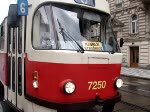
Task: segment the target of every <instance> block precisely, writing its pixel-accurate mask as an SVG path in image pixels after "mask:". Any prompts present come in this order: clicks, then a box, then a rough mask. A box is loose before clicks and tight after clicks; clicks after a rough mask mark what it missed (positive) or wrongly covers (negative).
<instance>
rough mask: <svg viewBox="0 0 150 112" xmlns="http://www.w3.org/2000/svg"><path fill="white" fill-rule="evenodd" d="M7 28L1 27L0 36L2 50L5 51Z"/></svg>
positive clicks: (0, 48)
mask: <svg viewBox="0 0 150 112" xmlns="http://www.w3.org/2000/svg"><path fill="white" fill-rule="evenodd" d="M4 29H5V27H4V25H2V26H1V35H0V50H4V41H5V32H4V31H5V30H4Z"/></svg>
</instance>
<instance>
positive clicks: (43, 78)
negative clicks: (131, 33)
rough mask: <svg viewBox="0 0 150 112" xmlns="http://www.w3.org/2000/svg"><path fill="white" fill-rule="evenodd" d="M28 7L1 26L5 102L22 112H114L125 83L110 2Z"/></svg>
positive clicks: (78, 0) (34, 2) (47, 1)
mask: <svg viewBox="0 0 150 112" xmlns="http://www.w3.org/2000/svg"><path fill="white" fill-rule="evenodd" d="M18 1H20V2H21V0H18ZM22 1H26V0H22ZM26 2H27V1H26ZM26 2H25V3H26ZM25 3H24V2H23V3H22V2H21V3H19V2H18V4H21V5H20V7H19V6H18V5H17V4H12V5H10V8H9V13H8V17H7V18H5V19H4V21H3V23H2V24H1V37H0V91H1V92H0V96H1V99H3V101H5V102H7V104H9V105H11V106H13V107H15V109H17V110H18V111H22V112H57V111H58V112H66V111H67V112H68V111H77V112H78V111H82V110H87V111H88V110H89V109H92V108H94V107H95V106H96V105H99V106H103V109H102V112H112V111H113V108H114V105H115V103H117V102H119V101H120V99H121V96H120V93H119V92H118V88H120V87H121V86H122V84H123V81H122V80H121V79H120V71H121V62H122V54H121V52H120V48H119V45H118V43H117V40H116V37H115V35H114V33H113V30H112V26H111V20H110V10H109V4H108V1H107V0H28V5H27V6H26V4H25ZM18 8H20V11H21V13H26V11H27V10H28V12H27V13H26V15H22V16H21V15H19V13H18V10H19V9H18Z"/></svg>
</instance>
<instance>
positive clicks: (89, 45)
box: [82, 41, 103, 51]
mask: <svg viewBox="0 0 150 112" xmlns="http://www.w3.org/2000/svg"><path fill="white" fill-rule="evenodd" d="M82 45H83V48H84V50H90V51H91V50H92V51H103V47H102V44H101V43H100V42H87V41H83V42H82Z"/></svg>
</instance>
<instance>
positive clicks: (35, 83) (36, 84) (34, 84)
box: [33, 81, 39, 89]
mask: <svg viewBox="0 0 150 112" xmlns="http://www.w3.org/2000/svg"><path fill="white" fill-rule="evenodd" d="M33 87H34V88H35V89H37V88H38V87H39V86H38V81H33Z"/></svg>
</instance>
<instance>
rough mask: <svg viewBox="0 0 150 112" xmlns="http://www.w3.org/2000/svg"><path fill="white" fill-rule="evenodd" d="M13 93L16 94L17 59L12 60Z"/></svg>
mask: <svg viewBox="0 0 150 112" xmlns="http://www.w3.org/2000/svg"><path fill="white" fill-rule="evenodd" d="M12 91H13V92H15V57H13V58H12Z"/></svg>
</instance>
